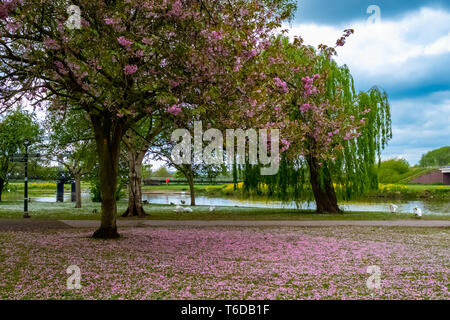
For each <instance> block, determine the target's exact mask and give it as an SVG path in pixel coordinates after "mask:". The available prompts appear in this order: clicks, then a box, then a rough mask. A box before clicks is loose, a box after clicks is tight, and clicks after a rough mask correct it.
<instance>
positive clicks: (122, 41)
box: [117, 36, 133, 49]
mask: <svg viewBox="0 0 450 320" xmlns="http://www.w3.org/2000/svg"><path fill="white" fill-rule="evenodd" d="M117 41H118V42H119V44H120V45H122V46H124V47H125V48H127V49H128V48H130V46H131V45H132V44H133V41H131V40H128V39H127V38H125V37H124V36H120V37H118V38H117Z"/></svg>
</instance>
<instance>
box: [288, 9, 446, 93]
mask: <svg viewBox="0 0 450 320" xmlns="http://www.w3.org/2000/svg"><path fill="white" fill-rule="evenodd" d="M287 28H288V29H289V35H290V36H294V35H300V36H302V38H303V39H304V40H305V43H306V44H310V45H313V46H317V45H318V44H320V43H324V44H327V45H329V46H334V44H335V42H336V40H337V39H338V38H339V37H340V36H341V34H342V31H343V29H346V28H353V29H355V34H353V35H352V36H351V37H350V38H349V39H348V41H347V44H346V45H345V46H344V47H339V48H338V49H337V51H338V57H337V58H336V60H337V61H338V62H339V63H341V64H347V65H348V66H349V67H350V70H351V71H352V73H353V74H354V75H355V78H356V79H357V80H358V76H363V78H364V79H370V78H371V79H373V81H374V82H375V83H378V81H380V80H384V81H386V83H388V84H390V83H394V82H396V81H401V80H406V81H411V80H412V79H411V77H412V76H418V75H419V76H420V75H423V74H424V73H426V68H427V66H429V65H430V64H432V62H433V61H432V60H434V58H435V56H438V55H448V54H450V12H446V11H442V10H438V9H430V8H422V9H420V10H417V11H414V12H411V13H408V14H406V15H404V16H403V17H401V18H400V19H398V20H384V19H382V20H381V22H380V23H376V24H369V23H367V21H364V20H362V21H355V22H352V23H349V25H345V26H328V25H315V24H297V25H293V26H292V27H290V28H289V27H287ZM423 58H429V59H425V61H424V60H423ZM385 77H389V78H388V79H385ZM362 84H363V86H364V85H369V84H368V83H364V81H363V82H362Z"/></svg>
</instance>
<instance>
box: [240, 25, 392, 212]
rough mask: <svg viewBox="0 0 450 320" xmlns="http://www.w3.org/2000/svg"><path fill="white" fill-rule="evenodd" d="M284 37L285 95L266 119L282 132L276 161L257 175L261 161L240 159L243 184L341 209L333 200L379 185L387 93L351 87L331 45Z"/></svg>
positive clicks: (387, 134)
mask: <svg viewBox="0 0 450 320" xmlns="http://www.w3.org/2000/svg"><path fill="white" fill-rule="evenodd" d="M346 34H347V36H348V35H349V34H350V33H349V32H348V31H347V32H346ZM283 43H284V52H283V54H284V57H283V58H284V59H285V61H287V62H288V63H285V64H284V65H285V66H286V65H287V66H288V67H287V68H286V67H284V68H285V69H284V73H283V75H284V77H283V78H282V79H280V82H279V83H280V86H281V87H283V86H285V88H282V89H284V90H285V92H288V91H289V93H288V94H289V99H288V100H287V101H288V102H287V103H285V104H284V105H283V106H282V108H281V109H280V110H277V116H275V117H274V116H273V114H272V115H271V117H272V118H271V119H270V120H269V119H267V120H266V121H272V122H271V123H274V124H276V125H277V126H278V127H279V128H280V130H281V134H282V136H283V138H284V139H283V140H282V145H283V146H284V147H283V149H282V155H281V160H280V169H279V171H278V173H277V174H276V175H273V176H261V175H260V174H259V172H260V170H259V168H258V166H251V165H245V166H244V167H243V168H242V176H243V180H244V190H245V191H246V192H250V193H251V192H256V193H262V192H263V190H264V191H265V192H266V194H267V195H268V196H269V197H272V198H277V199H281V200H284V201H288V200H291V201H292V200H294V201H298V202H300V201H304V200H308V201H309V200H315V202H316V206H317V212H318V213H339V212H341V210H340V209H339V207H338V200H351V199H355V198H357V197H359V196H361V195H364V194H366V193H367V192H368V191H370V190H373V189H377V188H378V176H377V170H376V165H375V163H376V161H377V160H378V163H380V155H381V151H382V150H383V149H384V148H385V146H386V145H387V142H388V141H389V140H390V139H391V138H392V131H391V116H390V106H389V102H388V97H387V94H386V93H385V92H384V91H382V90H380V89H379V88H378V87H373V88H371V89H370V90H368V91H367V92H356V91H355V88H354V81H353V78H352V75H351V74H350V71H349V69H348V67H347V66H345V65H344V66H339V65H338V64H337V63H336V62H335V60H334V59H333V58H332V57H333V55H334V53H335V50H334V48H328V47H325V46H321V47H320V50H319V51H316V50H315V49H313V48H312V47H307V46H304V45H303V44H302V41H301V40H299V39H296V40H295V41H294V43H289V42H288V41H287V40H285V39H284V40H283ZM338 43H339V41H338ZM277 67H279V66H277V65H274V68H277ZM280 78H281V77H280Z"/></svg>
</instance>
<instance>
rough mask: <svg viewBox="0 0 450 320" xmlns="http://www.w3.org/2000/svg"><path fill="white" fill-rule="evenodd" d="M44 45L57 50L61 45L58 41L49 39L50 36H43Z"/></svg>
mask: <svg viewBox="0 0 450 320" xmlns="http://www.w3.org/2000/svg"><path fill="white" fill-rule="evenodd" d="M44 46H45V47H46V48H47V49H50V50H59V49H61V46H60V45H59V44H58V42H57V41H56V40H54V39H51V38H45V39H44Z"/></svg>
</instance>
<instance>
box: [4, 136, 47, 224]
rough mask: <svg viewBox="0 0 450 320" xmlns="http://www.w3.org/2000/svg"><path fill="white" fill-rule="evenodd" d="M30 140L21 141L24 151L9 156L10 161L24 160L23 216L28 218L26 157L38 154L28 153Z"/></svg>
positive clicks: (36, 156) (35, 156)
mask: <svg viewBox="0 0 450 320" xmlns="http://www.w3.org/2000/svg"><path fill="white" fill-rule="evenodd" d="M30 144H31V142H30V140H28V139H25V140H24V141H23V145H24V146H25V153H24V154H23V153H18V154H14V155H12V156H11V161H12V162H24V166H25V188H24V196H23V217H24V218H29V217H30V215H29V214H28V159H29V158H38V157H39V156H40V154H39V153H28V147H29V146H30Z"/></svg>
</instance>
